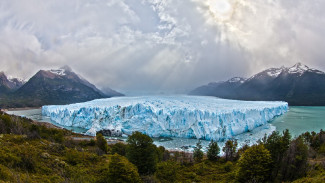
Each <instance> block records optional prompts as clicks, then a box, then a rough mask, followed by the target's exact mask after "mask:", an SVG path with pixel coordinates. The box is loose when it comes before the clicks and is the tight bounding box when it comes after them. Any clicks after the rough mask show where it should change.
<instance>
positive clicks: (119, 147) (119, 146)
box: [111, 142, 127, 156]
mask: <svg viewBox="0 0 325 183" xmlns="http://www.w3.org/2000/svg"><path fill="white" fill-rule="evenodd" d="M126 148H127V145H126V144H123V143H120V142H118V143H116V144H114V145H112V146H111V153H112V154H115V153H117V154H119V155H121V156H125V154H126Z"/></svg>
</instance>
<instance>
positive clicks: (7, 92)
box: [0, 66, 123, 107]
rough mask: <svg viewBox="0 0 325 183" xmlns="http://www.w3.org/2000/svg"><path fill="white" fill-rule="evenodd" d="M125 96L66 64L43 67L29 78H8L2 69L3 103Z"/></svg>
mask: <svg viewBox="0 0 325 183" xmlns="http://www.w3.org/2000/svg"><path fill="white" fill-rule="evenodd" d="M113 96H123V94H121V93H118V92H117V91H114V90H112V89H110V90H107V89H106V90H105V93H104V92H102V91H100V90H99V89H98V88H96V86H94V85H93V84H91V83H89V82H88V81H87V80H85V79H84V78H82V77H80V76H79V75H77V74H76V73H74V72H73V71H72V70H71V68H69V67H68V66H64V67H62V68H60V69H56V70H53V69H52V70H40V71H38V72H37V73H36V74H35V75H34V76H33V77H31V78H30V79H29V80H28V81H27V82H23V81H22V80H19V79H16V78H15V79H8V78H7V77H6V75H5V74H4V73H3V72H2V73H0V106H2V107H34V106H35V107H36V106H37V107H38V106H42V105H48V104H69V103H76V102H84V101H89V100H93V99H98V98H108V97H113Z"/></svg>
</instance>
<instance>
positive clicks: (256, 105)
mask: <svg viewBox="0 0 325 183" xmlns="http://www.w3.org/2000/svg"><path fill="white" fill-rule="evenodd" d="M287 111H288V104H287V103H286V102H268V101H238V100H227V99H220V98H216V97H207V96H186V95H176V96H140V97H117V98H107V99H98V100H93V101H89V102H85V103H76V104H70V105H49V106H43V107H42V115H44V116H48V117H50V119H51V121H53V122H55V123H58V124H60V125H63V126H71V127H81V128H85V129H87V132H86V134H87V135H93V136H94V135H96V132H98V131H100V130H106V131H111V132H114V133H117V134H125V135H130V134H132V132H134V131H139V132H142V133H144V134H147V135H149V136H151V137H180V138H196V139H204V140H216V141H223V140H225V139H230V138H233V137H234V136H236V135H239V134H242V133H244V132H248V131H252V130H253V129H255V128H257V127H259V126H262V125H265V124H267V123H268V122H269V121H270V120H272V119H273V118H275V117H276V116H280V115H282V114H284V113H285V112H287Z"/></svg>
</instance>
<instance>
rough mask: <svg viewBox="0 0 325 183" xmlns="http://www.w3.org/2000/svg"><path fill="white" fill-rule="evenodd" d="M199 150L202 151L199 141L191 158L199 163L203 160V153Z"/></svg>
mask: <svg viewBox="0 0 325 183" xmlns="http://www.w3.org/2000/svg"><path fill="white" fill-rule="evenodd" d="M201 149H202V145H201V141H198V142H197V144H196V147H195V148H194V152H193V158H194V161H195V162H201V161H202V159H203V152H202V150H201Z"/></svg>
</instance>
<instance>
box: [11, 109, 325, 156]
mask: <svg viewBox="0 0 325 183" xmlns="http://www.w3.org/2000/svg"><path fill="white" fill-rule="evenodd" d="M7 113H8V114H14V115H18V116H24V117H27V118H30V119H32V120H35V121H40V122H50V123H52V124H54V125H56V126H59V127H62V128H66V129H68V130H72V131H73V132H76V133H85V132H86V131H87V130H85V129H83V128H76V127H66V126H62V125H59V124H56V123H53V122H51V120H50V118H48V117H44V116H42V112H41V109H30V110H16V111H7ZM285 129H289V131H290V133H291V135H292V137H295V136H298V135H300V134H301V133H304V132H306V131H309V132H311V131H315V132H319V131H320V129H325V107H296V106H291V107H290V108H289V111H288V112H287V113H285V114H284V115H282V116H279V117H277V118H275V119H273V120H272V121H270V123H268V124H266V125H264V126H261V127H258V128H256V129H254V130H253V131H251V132H247V133H244V134H241V135H237V136H236V137H235V139H237V140H238V143H239V146H241V145H243V144H254V143H255V142H256V141H257V140H258V139H260V138H262V137H263V136H264V134H265V133H266V134H270V133H272V131H274V130H277V131H280V132H282V131H283V130H285ZM110 138H112V137H110ZM119 139H122V140H126V138H119ZM197 141H198V140H197V139H184V138H154V143H155V144H156V145H158V146H164V147H165V148H167V149H174V150H184V151H192V150H193V147H195V145H196V143H197ZM201 143H202V146H203V150H205V149H206V148H207V146H208V144H209V141H205V140H202V141H201ZM218 144H219V146H220V147H222V146H223V145H224V142H219V143H218Z"/></svg>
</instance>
